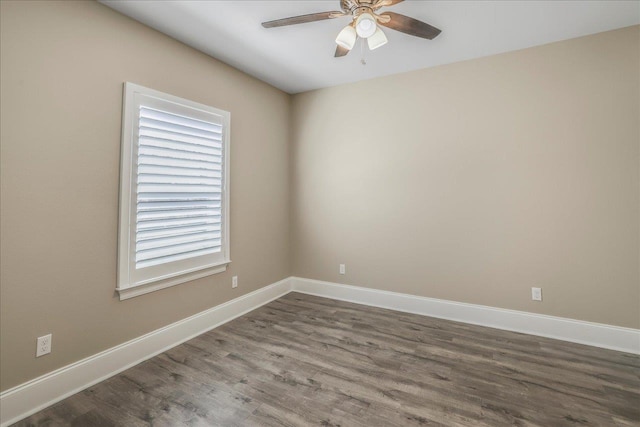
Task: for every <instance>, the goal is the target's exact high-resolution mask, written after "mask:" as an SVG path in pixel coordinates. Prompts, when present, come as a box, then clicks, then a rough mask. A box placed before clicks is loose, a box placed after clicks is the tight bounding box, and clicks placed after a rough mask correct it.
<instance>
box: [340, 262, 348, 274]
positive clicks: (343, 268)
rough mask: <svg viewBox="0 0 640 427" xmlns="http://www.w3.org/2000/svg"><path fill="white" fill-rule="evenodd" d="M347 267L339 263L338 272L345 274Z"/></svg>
mask: <svg viewBox="0 0 640 427" xmlns="http://www.w3.org/2000/svg"><path fill="white" fill-rule="evenodd" d="M346 272H347V267H346V266H345V265H344V264H340V274H346Z"/></svg>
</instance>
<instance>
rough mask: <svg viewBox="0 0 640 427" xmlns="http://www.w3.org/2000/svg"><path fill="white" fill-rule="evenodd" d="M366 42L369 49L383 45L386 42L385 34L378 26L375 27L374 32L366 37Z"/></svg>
mask: <svg viewBox="0 0 640 427" xmlns="http://www.w3.org/2000/svg"><path fill="white" fill-rule="evenodd" d="M367 44H368V45H369V49H371V50H373V49H377V48H379V47H380V46H384V45H385V44H387V36H386V35H385V34H384V32H383V31H382V30H381V29H380V27H378V28H377V29H376V32H375V33H373V35H372V36H371V37H369V38H368V39H367Z"/></svg>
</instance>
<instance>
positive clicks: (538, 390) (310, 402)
mask: <svg viewBox="0 0 640 427" xmlns="http://www.w3.org/2000/svg"><path fill="white" fill-rule="evenodd" d="M308 425H318V426H356V427H358V426H362V427H376V426H425V425H428V426H487V427H495V426H531V427H534V426H535V427H549V426H584V425H586V426H624V427H628V426H636V427H637V426H640V357H639V356H636V355H631V354H627V353H621V352H615V351H611V350H604V349H600V348H595V347H588V346H583V345H579V344H572V343H567V342H563V341H558V340H552V339H547V338H540V337H534V336H530V335H525V334H519V333H514V332H509V331H502V330H497V329H492V328H485V327H481V326H475V325H469V324H464V323H460V322H451V321H447V320H442V319H434V318H430V317H425V316H419V315H413V314H408V313H401V312H396V311H392V310H386V309H381V308H375V307H366V306H362V305H357V304H352V303H348V302H343V301H335V300H331V299H327V298H320V297H315V296H310V295H304V294H299V293H291V294H288V295H286V296H284V297H282V298H280V299H278V300H275V301H273V302H271V303H269V304H267V305H265V306H263V307H261V308H258V309H256V310H254V311H252V312H250V313H247V314H246V315H244V316H241V317H239V318H237V319H235V320H233V321H231V322H229V323H227V324H225V325H223V326H221V327H219V328H217V329H214V330H212V331H210V332H207V333H205V334H202V335H200V336H198V337H196V338H194V339H192V340H190V341H188V342H186V343H184V344H182V345H180V346H177V347H174V348H172V349H170V350H168V351H166V352H165V353H162V354H160V355H158V356H156V357H154V358H152V359H150V360H148V361H145V362H143V363H141V364H139V365H137V366H135V367H133V368H131V369H128V370H127V371H125V372H122V373H121V374H119V375H116V376H114V377H112V378H110V379H108V380H106V381H103V382H102V383H99V384H97V385H95V386H93V387H90V388H89V389H87V390H84V391H82V392H80V393H78V394H76V395H74V396H71V397H69V398H67V399H65V400H63V401H62V402H60V403H58V404H56V405H54V406H52V407H50V408H47V409H45V410H43V411H41V412H38V413H37V414H34V415H33V416H31V417H29V418H27V419H25V420H22V421H20V422H19V423H17V424H16V426H19V427H23V426H105V427H106V426H109V427H111V426H173V427H180V426H225V427H227V426H308Z"/></svg>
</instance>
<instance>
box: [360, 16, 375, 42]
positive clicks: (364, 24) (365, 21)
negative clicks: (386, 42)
mask: <svg viewBox="0 0 640 427" xmlns="http://www.w3.org/2000/svg"><path fill="white" fill-rule="evenodd" d="M376 28H378V24H376V18H374V16H373V15H372V14H370V13H369V12H364V13H361V14H360V15H359V16H358V18H357V19H356V33H358V35H359V36H360V37H362V38H363V39H367V38H369V37H371V36H372V35H373V33H375V32H376Z"/></svg>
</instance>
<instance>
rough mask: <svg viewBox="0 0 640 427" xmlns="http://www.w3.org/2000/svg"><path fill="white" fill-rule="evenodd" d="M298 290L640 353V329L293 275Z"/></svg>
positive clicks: (295, 289) (294, 286) (294, 287)
mask: <svg viewBox="0 0 640 427" xmlns="http://www.w3.org/2000/svg"><path fill="white" fill-rule="evenodd" d="M291 282H292V283H291V287H292V290H293V291H295V292H301V293H305V294H310V295H317V296H321V297H326V298H333V299H337V300H342V301H349V302H353V303H357V304H364V305H370V306H373V307H381V308H388V309H391V310H397V311H403V312H406V313H413V314H421V315H424V316H431V317H438V318H440V319H448V320H455V321H458V322H465V323H471V324H474V325H480V326H488V327H491V328H497V329H504V330H507V331H514V332H522V333H525V334H530V335H537V336H541V337H547V338H554V339H559V340H563V341H569V342H574V343H578V344H586V345H590V346H595V347H602V348H607V349H611V350H617V351H623V352H626V353H633V354H640V330H638V329H631V328H623V327H620V326H611V325H604V324H601V323H592V322H585V321H582V320H573V319H567V318H564V317H555V316H546V315H543V314H534V313H528V312H524V311H516V310H507V309H504V308H495V307H488V306H484V305H476V304H466V303H461V302H454V301H447V300H441V299H435V298H426V297H420V296H415V295H408V294H401V293H398V292H389V291H381V290H378V289H370V288H363V287H358V286H350V285H341V284H338V283H331V282H323V281H320V280H312V279H304V278H300V277H292V278H291Z"/></svg>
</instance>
